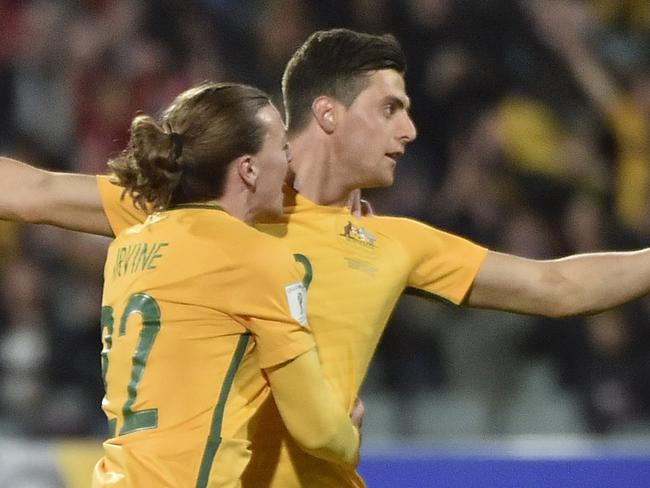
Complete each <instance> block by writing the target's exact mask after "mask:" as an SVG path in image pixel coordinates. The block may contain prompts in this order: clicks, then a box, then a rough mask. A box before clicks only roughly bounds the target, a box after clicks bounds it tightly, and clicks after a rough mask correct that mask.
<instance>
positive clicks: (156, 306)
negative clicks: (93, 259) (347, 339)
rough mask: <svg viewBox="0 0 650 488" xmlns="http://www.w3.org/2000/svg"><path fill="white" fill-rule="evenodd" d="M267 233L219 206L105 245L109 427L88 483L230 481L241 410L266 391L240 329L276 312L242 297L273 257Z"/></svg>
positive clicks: (242, 427)
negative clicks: (102, 454)
mask: <svg viewBox="0 0 650 488" xmlns="http://www.w3.org/2000/svg"><path fill="white" fill-rule="evenodd" d="M268 240H270V238H269V237H268V236H264V235H263V234H261V233H259V232H257V231H255V230H254V229H252V228H250V227H248V226H247V225H245V224H243V223H242V222H240V221H237V220H235V219H234V218H232V217H230V216H229V215H227V214H226V213H225V212H223V211H220V210H215V209H214V208H212V209H205V208H183V209H175V210H170V211H166V212H160V213H157V214H154V215H152V216H150V217H149V218H148V219H147V221H146V222H145V223H144V224H142V225H137V226H134V227H132V228H130V229H127V230H126V231H125V232H123V233H122V234H120V236H119V237H117V238H116V239H115V241H114V242H113V243H112V244H111V246H110V248H109V251H108V256H107V260H106V266H105V270H104V278H105V285H104V296H103V308H102V336H103V343H104V350H103V351H102V373H103V376H104V380H105V386H106V396H105V398H104V401H103V404H102V407H103V409H104V411H105V413H106V415H107V417H108V420H109V426H110V430H111V432H110V435H109V437H110V438H109V439H108V440H107V441H106V442H105V444H104V448H105V454H106V455H105V457H104V459H103V460H102V461H101V462H100V463H99V464H98V466H97V468H96V472H95V478H94V483H95V486H114V487H117V486H120V487H122V486H129V487H145V486H147V487H148V486H156V487H167V486H169V487H172V486H173V487H185V486H187V487H190V486H191V487H194V486H196V487H200V486H208V485H209V486H237V484H238V481H237V480H238V478H239V475H240V473H241V472H242V471H243V469H244V467H245V465H246V463H247V462H248V459H249V456H250V452H249V450H248V447H249V442H248V441H247V440H246V439H247V437H248V435H249V432H248V429H249V427H250V425H249V423H250V420H251V417H252V416H253V415H254V413H255V411H256V410H257V408H258V407H259V405H260V404H261V403H262V402H263V401H264V399H265V398H267V396H268V393H269V388H268V385H267V383H266V382H265V381H264V379H263V377H262V375H261V372H260V369H259V368H260V366H259V362H258V357H257V354H254V353H253V352H254V350H255V349H256V344H255V341H253V340H252V339H251V335H250V333H249V328H247V327H246V326H245V325H246V315H247V314H249V315H258V316H262V317H267V316H268V317H270V318H271V319H273V314H274V313H275V311H273V310H271V311H266V310H264V307H265V303H264V302H263V301H260V303H259V304H258V302H257V301H255V300H250V299H247V297H245V296H244V294H245V293H250V296H252V297H255V296H258V295H260V294H264V293H265V292H266V290H262V289H260V290H258V289H256V286H262V285H261V284H260V285H256V281H255V276H256V272H257V271H258V269H256V268H257V267H258V265H259V262H260V260H261V259H262V258H264V259H267V257H266V256H265V254H266V253H267V252H269V253H270V254H271V256H270V258H271V259H273V250H274V249H275V248H274V247H273V246H271V247H270V249H269V247H268V242H267V241H268ZM272 244H273V245H275V246H277V242H275V241H274V242H273V243H272ZM283 256H284V255H280V258H282V257H283ZM286 256H288V258H290V255H289V253H288V252H287V253H286ZM288 258H287V259H288ZM280 261H282V259H280ZM262 281H264V280H262ZM297 327H299V326H297Z"/></svg>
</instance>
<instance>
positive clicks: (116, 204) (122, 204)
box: [97, 176, 147, 235]
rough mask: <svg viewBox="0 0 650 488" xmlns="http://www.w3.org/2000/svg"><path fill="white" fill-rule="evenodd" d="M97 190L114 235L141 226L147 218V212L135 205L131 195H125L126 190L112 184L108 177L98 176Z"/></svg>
mask: <svg viewBox="0 0 650 488" xmlns="http://www.w3.org/2000/svg"><path fill="white" fill-rule="evenodd" d="M97 188H99V195H100V198H101V200H102V206H103V207H104V213H105V214H106V218H107V219H108V223H109V224H110V225H111V229H113V234H115V235H118V234H119V233H120V232H122V230H124V229H126V228H128V227H131V226H133V225H136V224H141V223H142V222H144V220H145V219H146V218H147V214H146V213H145V212H143V211H142V210H140V209H138V208H136V207H135V205H133V200H131V198H130V197H129V195H127V194H124V188H122V187H121V186H118V185H115V184H113V183H111V182H110V180H109V178H108V176H97ZM123 194H124V196H123Z"/></svg>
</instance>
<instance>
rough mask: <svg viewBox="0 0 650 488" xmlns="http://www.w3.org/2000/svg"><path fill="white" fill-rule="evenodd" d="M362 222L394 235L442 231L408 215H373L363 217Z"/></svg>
mask: <svg viewBox="0 0 650 488" xmlns="http://www.w3.org/2000/svg"><path fill="white" fill-rule="evenodd" d="M362 222H363V223H364V224H365V225H367V226H368V227H370V228H374V229H376V230H378V231H381V232H385V233H391V234H396V235H402V234H403V233H404V232H409V231H420V232H442V231H440V230H439V229H436V228H435V227H432V226H431V225H429V224H426V223H424V222H420V221H419V220H416V219H413V218H410V217H395V216H391V215H375V216H372V217H364V218H363V219H362Z"/></svg>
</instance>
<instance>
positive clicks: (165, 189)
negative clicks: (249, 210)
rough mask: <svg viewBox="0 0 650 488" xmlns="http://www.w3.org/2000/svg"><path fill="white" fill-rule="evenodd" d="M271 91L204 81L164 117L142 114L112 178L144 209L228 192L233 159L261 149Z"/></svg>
mask: <svg viewBox="0 0 650 488" xmlns="http://www.w3.org/2000/svg"><path fill="white" fill-rule="evenodd" d="M270 104H271V100H270V98H269V95H267V94H266V93H264V92H263V91H261V90H258V89H257V88H254V87H251V86H247V85H240V84H236V83H204V84H201V85H198V86H195V87H193V88H190V89H189V90H187V91H185V92H183V93H181V94H180V95H179V96H178V97H176V99H175V100H174V102H173V103H172V104H171V105H170V106H169V107H168V108H167V110H165V112H164V113H163V115H162V117H161V119H160V120H159V121H156V120H154V119H153V118H152V117H150V116H148V115H138V116H137V117H135V118H134V119H133V122H132V123H131V137H130V140H129V144H128V146H127V148H126V149H125V150H124V152H123V153H122V154H121V155H120V156H118V157H117V158H115V159H113V160H111V161H109V163H108V165H109V167H110V168H111V170H112V177H113V178H112V180H113V181H114V182H116V183H118V184H119V185H121V186H123V187H124V188H125V189H126V192H127V193H129V194H130V195H131V197H132V198H133V199H134V201H135V203H136V204H137V205H138V206H139V207H140V208H142V209H144V210H160V209H164V208H167V207H169V206H173V205H177V204H181V203H192V202H204V201H208V200H212V199H215V198H219V197H220V196H222V195H223V191H224V187H225V176H226V172H227V169H228V165H229V163H230V162H231V161H233V160H234V159H236V158H237V157H239V156H242V155H244V154H255V153H257V152H259V151H260V150H261V149H262V146H263V145H264V137H265V136H266V130H265V128H264V126H263V125H262V123H261V121H260V119H259V118H258V117H257V114H258V112H259V110H260V109H262V108H264V107H266V106H267V105H270Z"/></svg>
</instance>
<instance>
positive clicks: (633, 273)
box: [466, 250, 650, 317]
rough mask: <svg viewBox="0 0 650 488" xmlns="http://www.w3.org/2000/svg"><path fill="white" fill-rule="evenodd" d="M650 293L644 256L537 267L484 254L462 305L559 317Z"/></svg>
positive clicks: (589, 257)
mask: <svg viewBox="0 0 650 488" xmlns="http://www.w3.org/2000/svg"><path fill="white" fill-rule="evenodd" d="M649 291H650V250H643V251H636V252H618V253H593V254H582V255H575V256H570V257H566V258H562V259H556V260H551V261H537V260H532V259H525V258H520V257H517V256H512V255H508V254H502V253H496V252H489V253H488V255H487V257H486V259H485V261H484V262H483V264H482V265H481V269H480V270H479V272H478V274H477V276H476V278H475V280H474V284H473V286H472V289H471V290H470V293H469V294H468V296H467V300H466V304H467V305H469V306H472V307H478V308H492V309H497V310H505V311H509V312H518V313H527V314H535V315H546V316H549V317H564V316H570V315H580V314H589V313H596V312H599V311H602V310H606V309H609V308H612V307H615V306H617V305H621V304H622V303H625V302H628V301H630V300H633V299H634V298H637V297H639V296H642V295H644V294H646V293H648V292H649Z"/></svg>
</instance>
